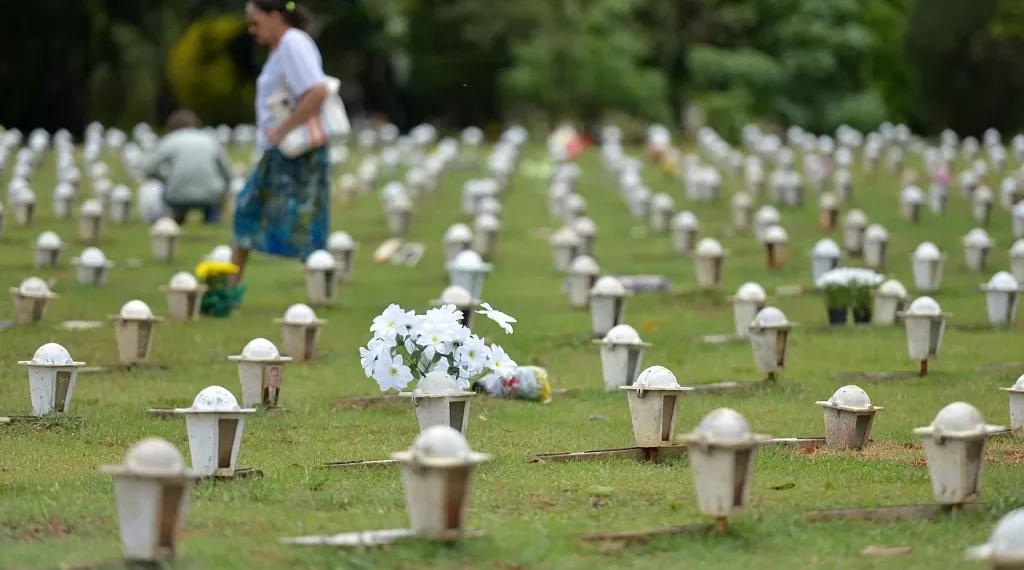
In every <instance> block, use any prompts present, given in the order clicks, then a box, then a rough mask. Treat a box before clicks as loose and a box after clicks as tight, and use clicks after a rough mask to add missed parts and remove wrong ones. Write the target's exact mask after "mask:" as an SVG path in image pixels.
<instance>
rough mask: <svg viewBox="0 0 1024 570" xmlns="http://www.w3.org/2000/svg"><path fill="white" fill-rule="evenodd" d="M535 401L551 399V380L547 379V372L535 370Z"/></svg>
mask: <svg viewBox="0 0 1024 570" xmlns="http://www.w3.org/2000/svg"><path fill="white" fill-rule="evenodd" d="M537 401H539V402H549V401H551V382H549V381H548V375H547V372H543V371H540V370H538V371H537Z"/></svg>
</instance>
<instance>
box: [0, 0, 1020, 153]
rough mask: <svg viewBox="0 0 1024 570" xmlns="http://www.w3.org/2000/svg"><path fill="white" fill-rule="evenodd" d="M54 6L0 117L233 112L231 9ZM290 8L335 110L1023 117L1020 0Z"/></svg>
mask: <svg viewBox="0 0 1024 570" xmlns="http://www.w3.org/2000/svg"><path fill="white" fill-rule="evenodd" d="M58 2H59V0H39V1H38V2H34V3H32V5H31V6H27V7H26V9H25V10H24V11H19V12H18V13H14V14H11V15H10V18H9V20H10V22H9V23H10V24H11V25H10V30H9V32H10V33H7V34H0V41H3V42H8V44H9V45H8V47H9V48H10V49H8V50H7V52H6V53H19V54H21V55H22V57H19V58H15V59H13V61H11V62H10V63H9V64H8V65H6V66H4V67H3V68H0V80H2V81H3V82H4V85H19V86H24V87H23V88H21V89H16V90H12V91H9V92H8V97H7V98H6V100H5V104H4V105H3V107H2V108H0V123H2V124H8V125H15V126H37V125H41V126H48V125H49V124H50V123H59V125H60V126H70V127H71V128H76V126H77V124H79V123H80V124H82V125H84V122H85V121H86V119H87V118H88V119H92V118H96V119H99V120H102V121H104V122H107V123H114V124H123V125H130V124H132V123H134V122H137V121H139V120H147V121H151V122H158V123H159V122H162V120H163V118H164V117H165V116H166V114H167V113H169V112H170V111H171V110H173V108H174V107H175V106H177V105H184V106H188V107H191V108H193V109H195V110H196V111H198V112H199V113H200V114H201V115H202V116H203V118H204V119H206V121H207V122H210V123H217V122H227V123H233V122H238V121H245V120H249V119H251V115H252V109H251V107H252V94H253V85H252V84H253V81H254V80H255V76H256V74H257V73H258V70H259V64H260V61H261V58H262V56H263V55H262V54H261V51H260V50H259V49H258V48H257V47H256V46H255V45H253V42H252V41H251V40H249V39H248V38H247V37H246V36H245V29H244V23H243V20H242V14H241V10H240V8H239V5H238V3H237V2H233V1H231V0H179V1H176V2H172V1H171V0H152V2H147V3H146V8H145V9H141V8H139V3H137V2H130V1H128V0H89V1H88V2H83V3H75V6H74V11H75V16H76V17H75V18H74V22H76V24H68V23H67V22H65V21H64V20H61V21H60V22H57V21H55V20H53V19H52V18H46V17H43V14H45V11H46V10H58V9H60V10H70V9H69V8H67V7H66V6H65V3H62V2H61V3H60V4H58ZM307 4H308V5H309V6H310V7H311V8H312V9H313V10H314V12H316V13H317V15H318V26H317V27H316V28H315V29H314V30H313V33H314V35H315V36H316V37H317V41H318V43H319V45H320V47H321V50H322V51H323V53H324V57H325V61H326V62H327V67H328V71H329V72H330V73H332V74H334V75H337V76H338V77H340V78H341V79H342V80H343V83H344V85H345V90H346V91H345V97H346V102H347V103H348V104H349V106H350V108H351V109H352V110H354V111H356V112H359V111H366V112H369V113H382V114H386V115H388V116H389V117H391V118H392V119H393V120H395V121H397V122H399V123H400V124H402V125H411V124H414V123H416V122H419V121H425V120H431V121H439V122H440V123H441V124H443V125H451V126H458V125H464V124H470V123H476V124H485V123H487V122H494V121H509V120H523V119H526V118H530V119H539V120H541V121H543V122H553V121H557V120H562V119H565V118H571V119H576V120H579V121H581V122H588V123H589V122H592V121H595V120H599V119H600V118H602V116H608V115H614V116H628V117H632V118H635V119H641V120H657V121H664V122H669V123H679V122H680V121H681V118H682V117H683V115H684V111H685V109H686V108H687V107H688V106H689V105H690V104H696V105H697V106H698V107H699V108H700V110H701V112H702V114H703V116H704V118H705V120H706V121H707V122H708V123H710V124H711V125H713V126H715V127H716V128H718V129H720V130H722V131H723V132H725V133H727V134H731V135H733V136H734V135H735V134H736V133H737V132H738V129H739V127H740V126H742V125H743V124H745V123H747V122H749V121H753V120H757V121H761V122H766V123H770V124H777V125H786V124H791V123H799V124H801V125H802V126H805V127H807V128H811V129H814V130H818V131H829V130H832V129H834V128H835V127H836V126H838V125H839V124H842V123H848V124H851V125H854V126H857V127H861V128H870V127H873V126H875V125H877V124H878V123H879V122H880V121H882V120H886V119H888V120H891V121H905V122H907V123H909V124H910V125H911V126H912V127H913V128H915V129H917V130H919V131H924V132H931V133H934V132H937V131H938V130H941V129H942V128H945V127H952V128H955V129H957V130H958V131H962V132H975V133H977V132H980V131H981V130H983V129H984V128H987V127H989V126H995V127H997V128H1000V129H1002V130H1009V131H1014V130H1019V129H1020V128H1021V126H1022V124H1024V107H1021V106H1020V105H1018V104H1017V102H1018V100H1019V99H1020V96H1021V94H1022V92H1024V2H1021V1H1020V0H971V1H966V0H516V1H515V2H506V1H498V0H375V1H369V0H337V1H333V0H309V1H308V2H307ZM37 12H38V13H37ZM79 22H80V24H79ZM76 26H77V27H76ZM31 46H36V47H34V48H32V49H28V48H29V47H31ZM40 46H43V47H40ZM45 46H50V47H45ZM44 47H45V49H44ZM57 62H60V63H57ZM74 97H77V99H76V100H73V101H72V100H69V99H70V98H74ZM54 108H59V109H60V110H61V113H52V112H47V111H52V110H53V109H54Z"/></svg>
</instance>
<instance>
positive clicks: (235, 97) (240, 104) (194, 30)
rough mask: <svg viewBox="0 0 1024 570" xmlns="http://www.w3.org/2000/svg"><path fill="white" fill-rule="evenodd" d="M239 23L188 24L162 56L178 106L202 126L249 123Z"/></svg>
mask: <svg viewBox="0 0 1024 570" xmlns="http://www.w3.org/2000/svg"><path fill="white" fill-rule="evenodd" d="M246 33H247V32H246V26H245V21H244V20H243V19H241V18H238V17H235V16H214V17H210V18H204V19H202V20H199V21H197V22H196V23H194V24H192V26H191V27H189V29H188V30H187V31H186V32H185V35H184V36H182V38H181V39H180V40H178V42H177V43H175V44H174V45H173V46H172V47H171V50H170V53H169V54H168V64H167V74H168V82H169V83H170V85H171V90H172V92H173V93H174V97H175V98H176V99H177V101H178V105H179V106H181V107H186V108H189V109H192V110H193V111H195V113H196V114H198V115H199V116H200V117H201V118H202V119H203V120H204V121H205V122H206V123H208V124H217V123H228V124H236V123H241V122H246V121H252V120H253V113H254V111H253V101H254V98H255V96H256V87H255V83H254V82H252V81H251V80H250V79H247V78H244V77H243V76H242V72H241V65H242V64H243V63H244V62H243V61H240V58H243V57H246V56H248V55H249V54H245V53H240V51H241V50H239V49H238V46H239V45H245V42H244V41H243V40H244V39H245V34H246Z"/></svg>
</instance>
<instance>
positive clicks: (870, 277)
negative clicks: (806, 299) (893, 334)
mask: <svg viewBox="0 0 1024 570" xmlns="http://www.w3.org/2000/svg"><path fill="white" fill-rule="evenodd" d="M884 279H885V278H884V277H883V276H882V275H880V274H878V273H875V272H874V271H872V270H870V269H863V268H859V267H839V268H836V269H832V270H830V271H826V272H825V273H823V274H822V275H821V277H819V278H818V281H817V282H816V285H817V286H818V288H819V289H821V291H822V293H823V294H824V295H825V308H826V309H827V310H828V322H829V324H832V325H842V324H845V323H846V320H847V316H848V311H849V310H850V309H853V321H854V323H856V324H866V323H869V322H871V309H872V304H873V301H872V291H873V290H874V289H875V288H876V287H878V286H879V285H880V284H881V283H882V281H883V280H884Z"/></svg>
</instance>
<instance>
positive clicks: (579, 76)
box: [502, 0, 668, 125]
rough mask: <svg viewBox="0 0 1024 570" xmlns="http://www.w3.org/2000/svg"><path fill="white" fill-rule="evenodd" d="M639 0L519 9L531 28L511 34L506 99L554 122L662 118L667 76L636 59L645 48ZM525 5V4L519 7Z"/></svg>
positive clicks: (561, 0) (567, 1) (560, 0)
mask: <svg viewBox="0 0 1024 570" xmlns="http://www.w3.org/2000/svg"><path fill="white" fill-rule="evenodd" d="M637 5H638V2H637V0H587V1H582V0H550V1H545V2H534V3H530V4H529V8H530V10H529V11H525V12H524V13H523V16H524V19H525V20H527V21H529V22H530V25H529V29H530V33H529V34H528V35H526V36H519V37H513V38H512V39H511V42H510V45H511V53H512V65H511V67H510V68H509V69H508V70H506V71H505V72H503V74H502V85H503V86H504V87H505V89H506V92H505V97H506V98H507V103H509V104H513V105H515V104H520V105H527V106H532V107H535V108H538V109H541V110H543V111H545V112H546V113H548V115H549V117H550V119H551V120H552V121H557V120H561V119H563V118H565V119H568V118H576V119H579V120H581V121H582V122H583V123H584V124H587V125H589V124H591V123H592V122H593V121H596V120H598V119H599V118H600V117H601V114H602V113H604V112H606V111H626V112H629V113H631V114H633V115H635V116H638V117H642V118H644V119H650V120H657V121H665V120H666V119H667V115H668V109H667V106H666V101H667V99H666V95H665V80H664V77H663V76H662V74H661V73H659V71H658V70H657V69H654V68H651V67H645V66H644V65H643V64H642V63H641V62H642V60H643V59H644V58H645V57H646V55H647V53H648V47H649V46H648V45H647V42H646V41H645V35H644V33H643V31H642V30H641V29H640V28H639V26H638V23H637V18H636V12H635V9H636V7H637ZM525 7H526V6H525V5H524V8H525Z"/></svg>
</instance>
